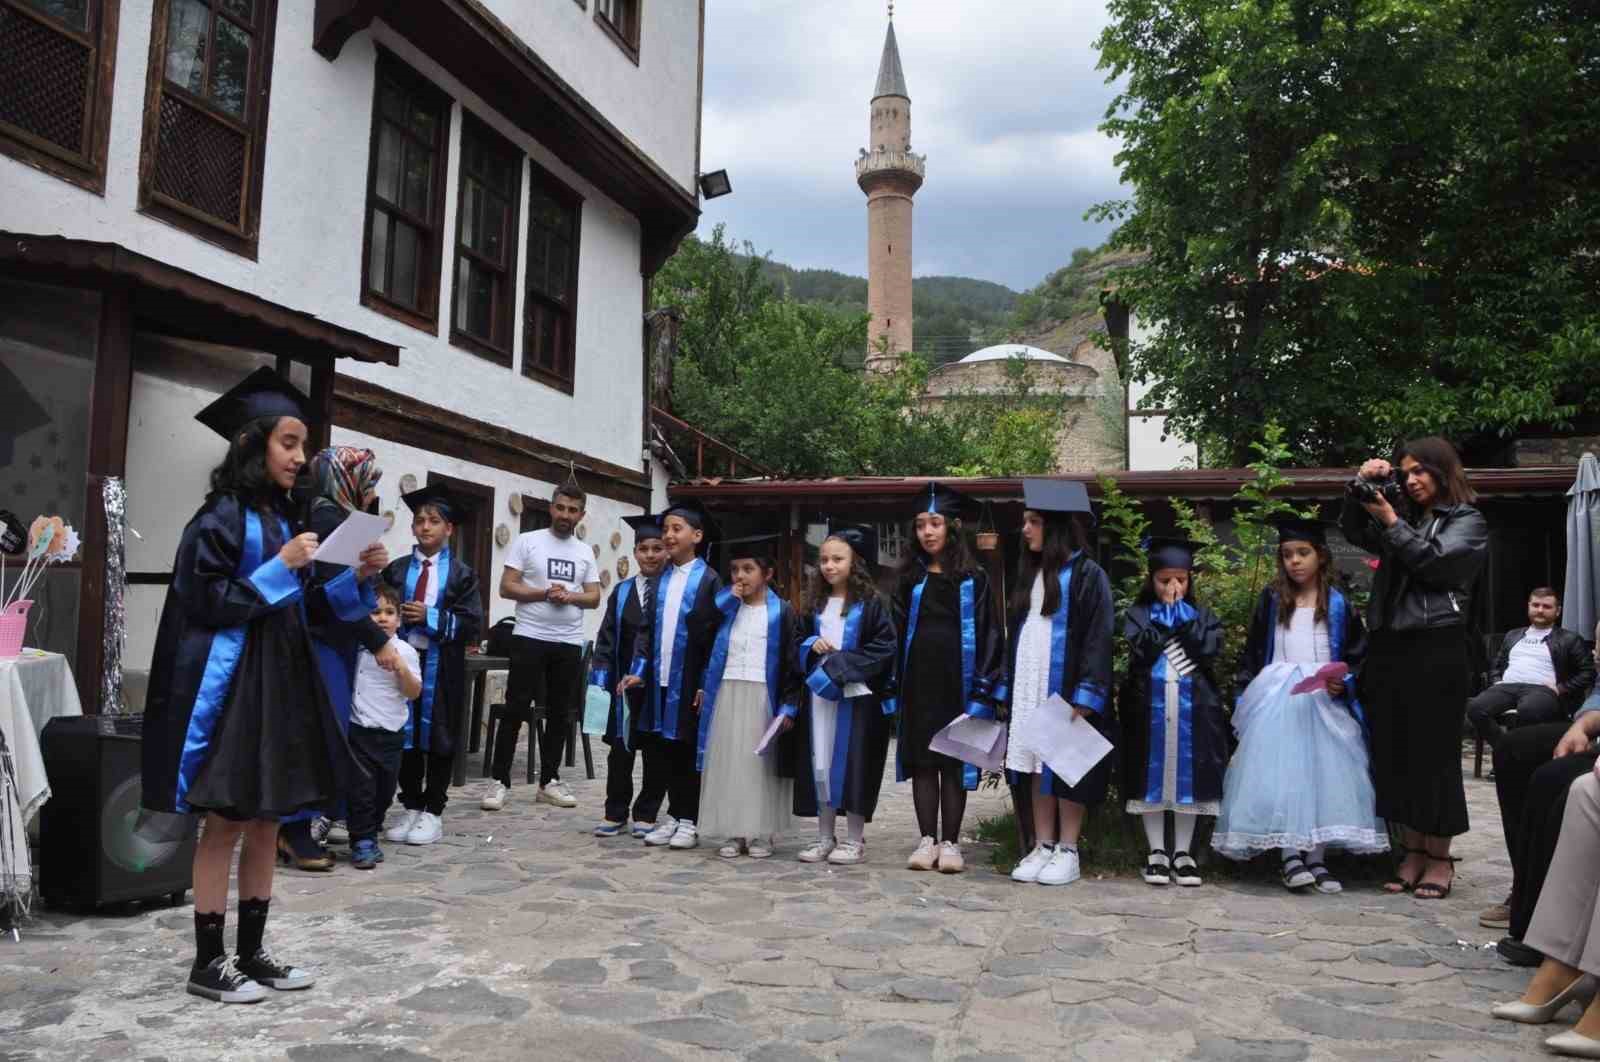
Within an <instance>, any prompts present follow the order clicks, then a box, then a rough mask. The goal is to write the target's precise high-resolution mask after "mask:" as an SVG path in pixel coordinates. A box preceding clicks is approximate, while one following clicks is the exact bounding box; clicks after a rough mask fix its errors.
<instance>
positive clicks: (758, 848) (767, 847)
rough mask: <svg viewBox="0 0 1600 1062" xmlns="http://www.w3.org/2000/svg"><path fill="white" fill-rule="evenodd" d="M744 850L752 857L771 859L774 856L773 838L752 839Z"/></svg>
mask: <svg viewBox="0 0 1600 1062" xmlns="http://www.w3.org/2000/svg"><path fill="white" fill-rule="evenodd" d="M744 851H745V854H746V855H748V856H749V857H750V858H751V859H771V858H772V839H771V838H768V839H767V840H765V841H751V842H750V843H749V844H748V845H746V846H745V850H744Z"/></svg>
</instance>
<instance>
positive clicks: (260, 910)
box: [238, 899, 272, 959]
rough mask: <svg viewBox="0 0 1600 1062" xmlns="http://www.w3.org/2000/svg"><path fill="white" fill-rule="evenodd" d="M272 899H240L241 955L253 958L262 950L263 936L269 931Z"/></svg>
mask: <svg viewBox="0 0 1600 1062" xmlns="http://www.w3.org/2000/svg"><path fill="white" fill-rule="evenodd" d="M271 902H272V901H271V900H270V899H266V900H240V901H239V949H238V950H239V955H240V957H242V958H246V959H248V958H251V957H253V956H254V955H255V953H256V952H258V951H260V950H261V937H262V934H264V933H265V932H266V931H267V905H268V904H270V903H271Z"/></svg>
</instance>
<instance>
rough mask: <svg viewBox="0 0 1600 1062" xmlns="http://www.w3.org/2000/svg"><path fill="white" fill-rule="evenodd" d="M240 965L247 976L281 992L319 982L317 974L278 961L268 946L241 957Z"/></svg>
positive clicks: (308, 986)
mask: <svg viewBox="0 0 1600 1062" xmlns="http://www.w3.org/2000/svg"><path fill="white" fill-rule="evenodd" d="M238 966H239V970H240V971H241V972H242V973H244V974H245V975H246V976H248V977H250V978H252V979H254V980H256V981H258V982H260V983H261V984H264V985H266V986H267V987H268V988H276V989H277V990H278V991H280V992H292V991H294V990H295V989H297V988H310V987H311V986H312V985H314V984H316V983H317V975H316V974H313V973H308V972H307V971H305V970H301V969H297V968H295V967H293V966H290V965H289V964H288V963H283V962H278V961H277V960H276V959H274V958H273V957H272V954H271V952H269V951H267V949H266V948H262V949H261V950H260V951H258V952H256V953H255V954H254V955H252V956H251V957H250V958H248V959H246V958H243V957H241V958H240V959H239V960H238Z"/></svg>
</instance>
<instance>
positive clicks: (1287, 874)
mask: <svg viewBox="0 0 1600 1062" xmlns="http://www.w3.org/2000/svg"><path fill="white" fill-rule="evenodd" d="M1316 881H1317V879H1316V877H1315V876H1312V875H1311V868H1310V867H1308V866H1306V862H1305V860H1304V859H1301V858H1300V857H1299V856H1297V855H1292V856H1290V857H1289V858H1288V859H1285V860H1284V861H1283V887H1284V888H1286V889H1288V890H1289V891H1290V892H1296V891H1298V890H1300V889H1303V888H1305V887H1306V886H1307V885H1314V884H1316Z"/></svg>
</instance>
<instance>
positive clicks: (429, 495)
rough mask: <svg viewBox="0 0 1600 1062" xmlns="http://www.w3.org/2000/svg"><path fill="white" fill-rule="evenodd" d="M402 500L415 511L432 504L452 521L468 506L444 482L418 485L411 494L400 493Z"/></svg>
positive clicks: (441, 514)
mask: <svg viewBox="0 0 1600 1062" xmlns="http://www.w3.org/2000/svg"><path fill="white" fill-rule="evenodd" d="M400 500H401V501H403V502H405V503H406V505H407V506H408V507H409V508H410V509H411V511H412V512H413V513H415V512H416V511H417V510H418V509H420V508H422V507H423V506H424V505H431V506H433V507H434V508H436V509H438V510H439V515H440V516H442V517H444V518H445V519H446V520H448V521H450V522H451V523H452V524H453V523H455V522H456V517H457V516H460V515H461V514H462V513H464V512H466V508H467V507H466V506H465V505H464V504H463V503H462V501H461V499H460V498H457V497H456V496H455V495H454V494H452V493H450V489H449V488H448V487H446V486H444V485H443V484H442V483H430V484H428V485H427V486H426V487H418V488H417V489H416V490H414V491H411V492H410V493H409V494H402V495H400Z"/></svg>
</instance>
